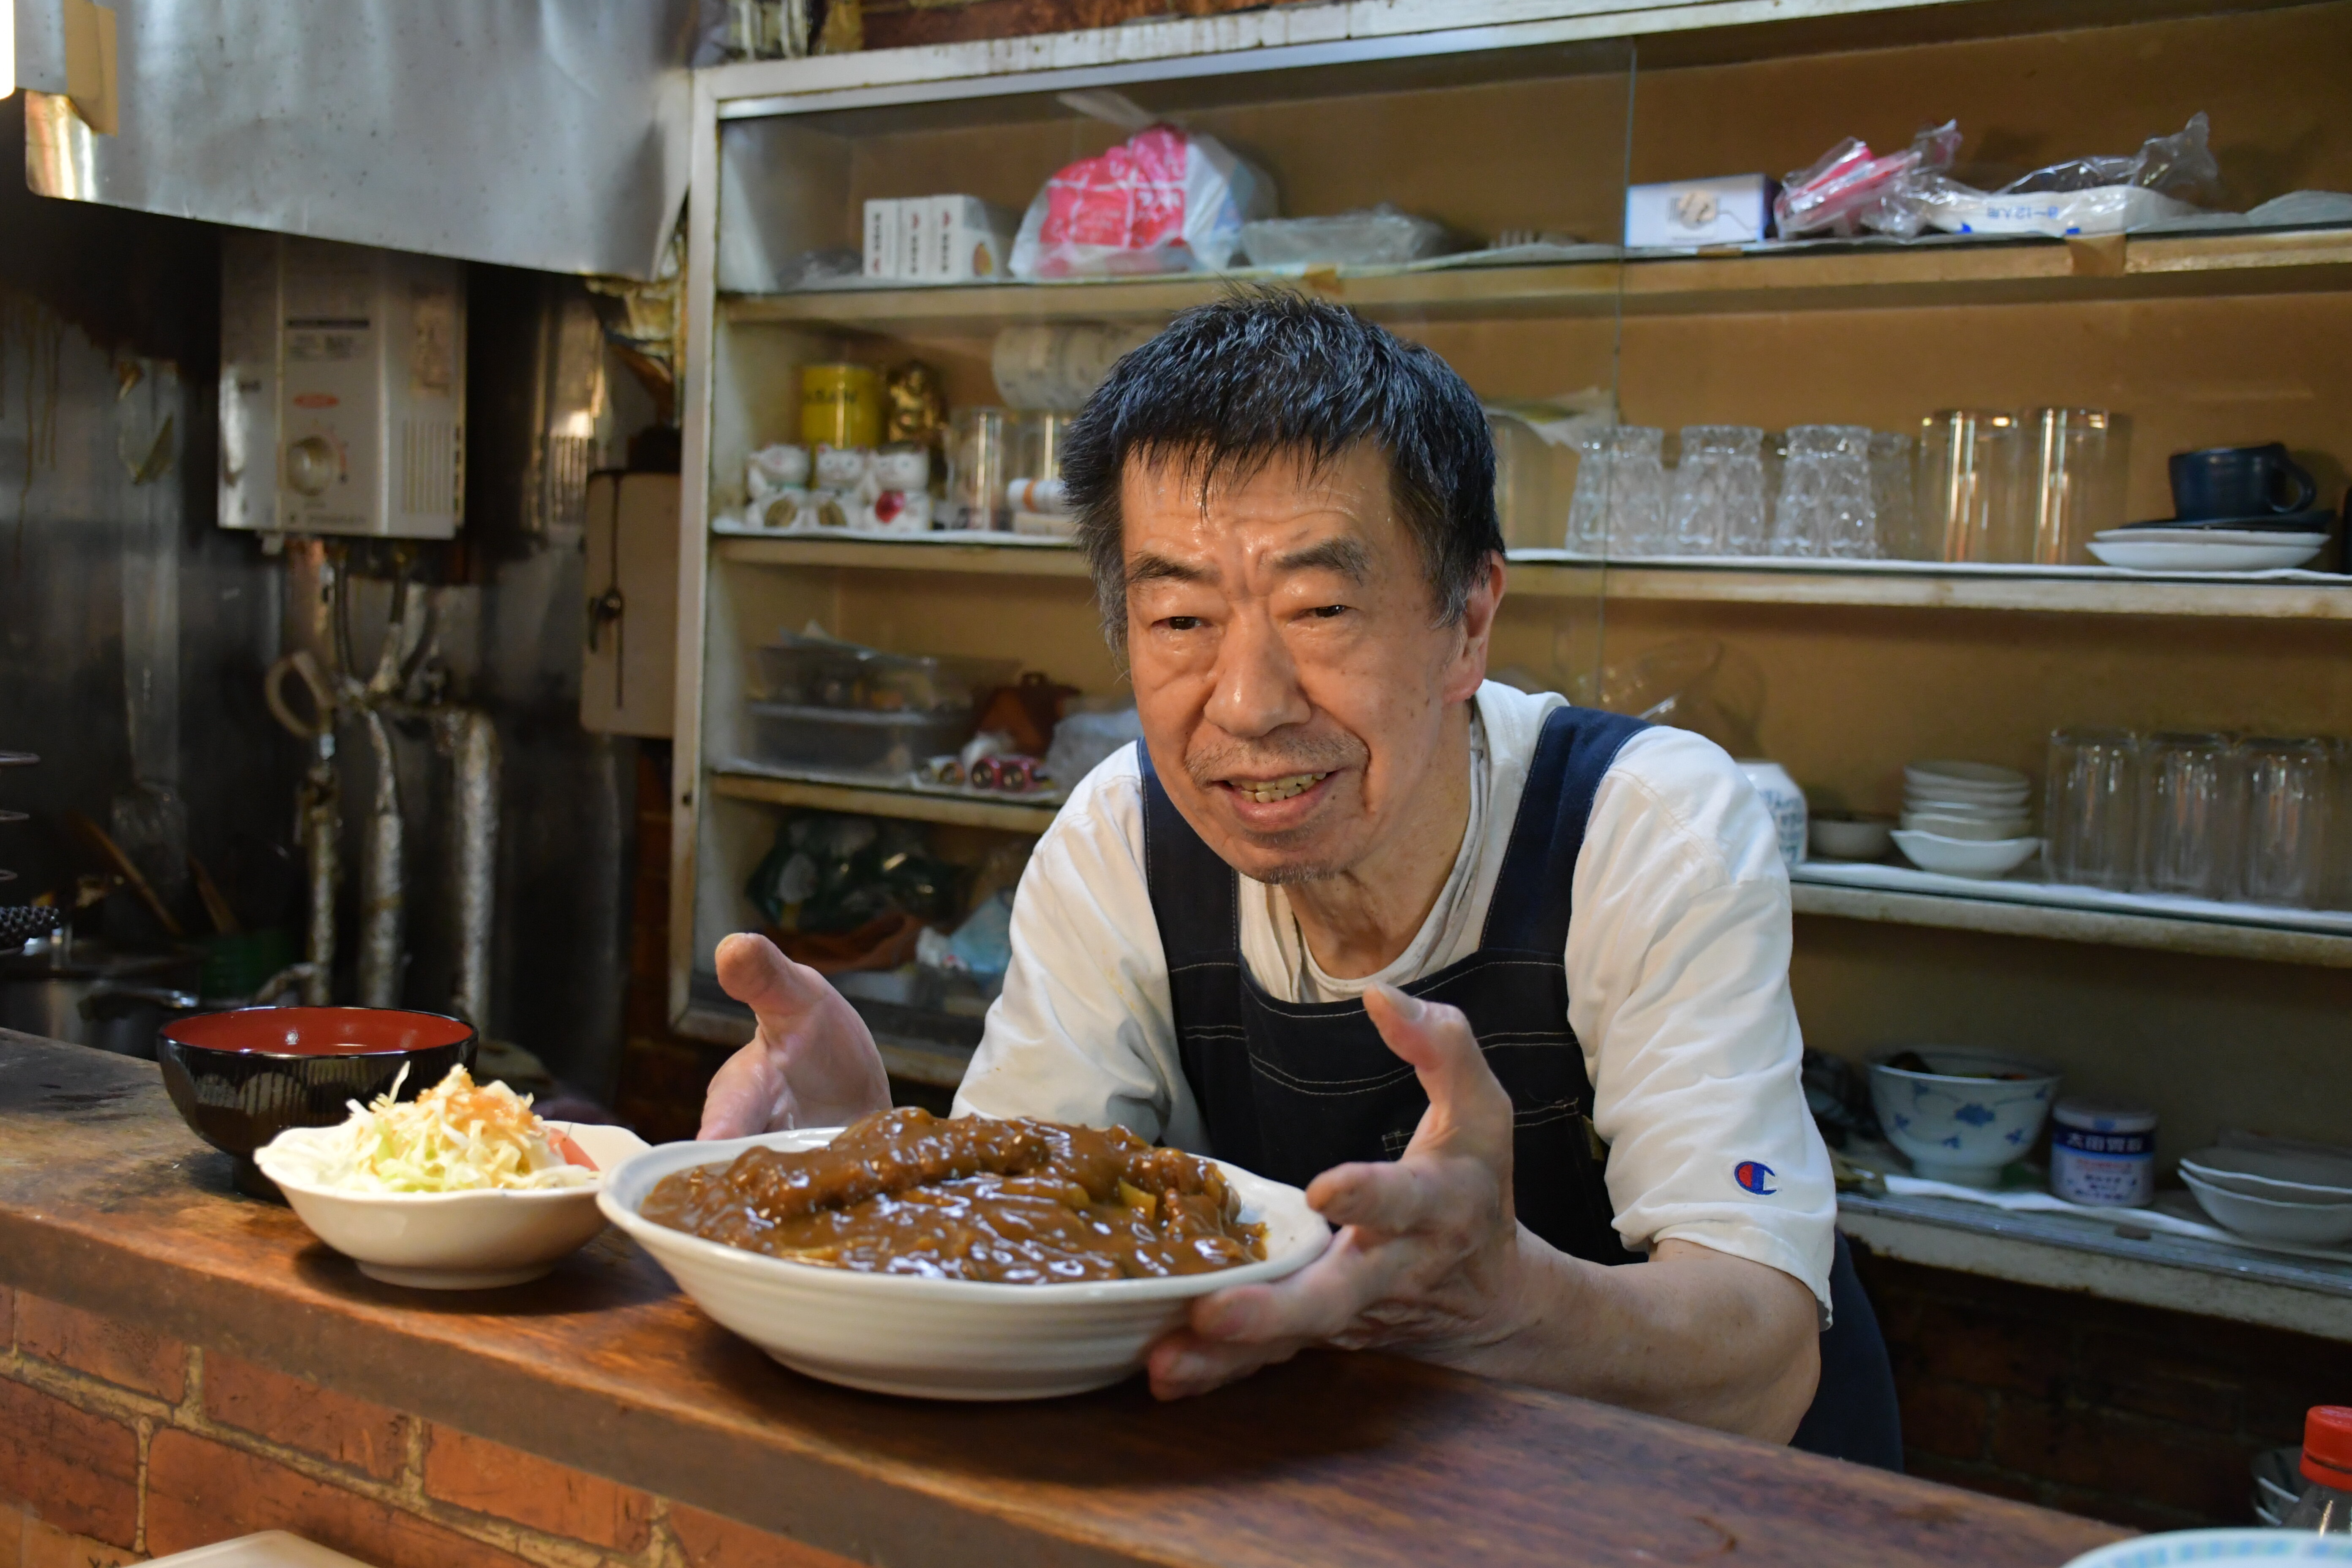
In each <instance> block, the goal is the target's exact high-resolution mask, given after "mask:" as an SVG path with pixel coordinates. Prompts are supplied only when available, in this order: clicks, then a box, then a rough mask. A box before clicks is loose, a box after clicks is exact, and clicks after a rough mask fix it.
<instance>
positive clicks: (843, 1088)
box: [697, 932, 890, 1138]
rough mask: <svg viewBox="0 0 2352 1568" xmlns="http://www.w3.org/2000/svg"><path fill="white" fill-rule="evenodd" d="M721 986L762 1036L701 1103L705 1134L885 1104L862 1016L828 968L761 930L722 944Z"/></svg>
mask: <svg viewBox="0 0 2352 1568" xmlns="http://www.w3.org/2000/svg"><path fill="white" fill-rule="evenodd" d="M719 985H720V986H721V987H723V988H724V989H725V991H726V993H727V994H729V995H730V996H732V997H734V998H735V1000H737V1001H738V1002H740V1003H742V1004H743V1005H745V1006H747V1007H749V1008H751V1011H752V1013H753V1014H754V1015H755V1016H757V1017H758V1018H759V1020H760V1033H759V1035H758V1036H757V1037H755V1038H754V1039H753V1040H752V1041H751V1044H750V1045H748V1046H745V1047H743V1048H742V1049H741V1050H740V1051H737V1052H736V1053H735V1054H734V1055H733V1056H731V1057H730V1058H727V1065H726V1066H724V1067H722V1068H719V1075H718V1076H717V1077H716V1078H714V1079H711V1080H710V1092H709V1096H708V1097H707V1098H706V1099H705V1100H703V1102H702V1131H700V1132H699V1133H698V1134H697V1136H698V1137H702V1138H741V1137H745V1136H748V1135H749V1134H751V1133H754V1132H773V1131H781V1130H782V1129H784V1128H788V1127H838V1126H843V1125H845V1124H846V1123H848V1122H852V1121H856V1120H857V1119H858V1118H859V1117H861V1116H864V1115H866V1114H867V1113H868V1112H871V1111H876V1110H888V1109H889V1107H890V1081H889V1079H888V1078H887V1077H886V1076H885V1075H884V1073H883V1071H882V1053H881V1052H880V1051H878V1050H877V1049H875V1047H874V1037H873V1035H872V1034H871V1033H869V1032H868V1031H867V1030H866V1020H865V1019H863V1018H860V1017H859V1016H857V1009H856V1008H855V1007H852V1006H851V1005H849V1003H848V1001H847V999H846V998H845V997H844V996H843V995H842V994H841V993H840V992H838V991H835V989H834V988H833V987H832V986H831V985H830V984H826V982H825V978H824V975H822V974H819V973H817V972H816V971H815V970H814V969H811V968H809V967H808V966H807V965H806V964H804V963H793V961H792V960H791V959H789V958H786V957H785V956H784V955H783V954H782V953H781V952H778V951H776V944H775V943H774V942H770V941H769V940H768V939H767V938H766V937H763V936H753V935H750V934H747V933H742V932H739V933H737V934H736V935H734V936H730V937H729V938H728V939H727V940H726V941H724V942H720V943H719Z"/></svg>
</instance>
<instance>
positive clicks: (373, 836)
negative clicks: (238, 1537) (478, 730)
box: [359, 708, 405, 1007]
mask: <svg viewBox="0 0 2352 1568" xmlns="http://www.w3.org/2000/svg"><path fill="white" fill-rule="evenodd" d="M361 718H362V721H364V722H365V723H366V725H367V733H368V746H369V749H370V751H371V752H372V753H373V757H374V760H375V799H374V802H373V804H372V805H370V806H369V807H368V820H367V837H366V840H365V843H364V846H363V847H362V850H361V856H360V963H359V971H360V973H359V999H360V1005H361V1006H362V1007H396V1006H398V1005H400V968H401V965H400V935H401V924H402V920H401V917H402V915H403V913H404V902H405V895H404V889H402V886H401V864H400V854H401V817H400V764H399V759H398V758H396V757H395V756H394V755H393V750H392V736H391V734H390V732H389V731H387V730H386V729H385V728H384V722H383V715H382V714H380V713H378V712H377V711H376V710H374V709H373V708H370V709H364V710H362V712H361Z"/></svg>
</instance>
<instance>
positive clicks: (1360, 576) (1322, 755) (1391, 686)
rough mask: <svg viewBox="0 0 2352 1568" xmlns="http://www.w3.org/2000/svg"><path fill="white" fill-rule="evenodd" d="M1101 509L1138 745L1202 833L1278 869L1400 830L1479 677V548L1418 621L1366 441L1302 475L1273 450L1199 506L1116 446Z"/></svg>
mask: <svg viewBox="0 0 2352 1568" xmlns="http://www.w3.org/2000/svg"><path fill="white" fill-rule="evenodd" d="M1120 508H1121V512H1122V517H1123V521H1124V523H1125V537H1124V539H1123V541H1122V544H1123V548H1124V551H1125V554H1126V562H1127V579H1128V590H1127V624H1128V648H1129V658H1130V659H1131V661H1132V664H1133V668H1134V677H1135V696H1136V706H1137V708H1138V710H1139V712H1140V714H1141V717H1142V721H1143V734H1144V741H1145V743H1146V744H1147V745H1148V746H1150V750H1151V759H1152V762H1153V763H1154V765H1155V766H1156V767H1157V769H1158V771H1159V773H1160V780H1161V782H1162V783H1163V784H1165V785H1166V786H1167V789H1168V793H1169V795H1171V797H1172V798H1173V799H1174V801H1175V803H1176V806H1177V809H1178V810H1180V811H1181V812H1182V813H1183V816H1184V819H1185V820H1186V821H1187V822H1189V823H1191V824H1192V826H1193V828H1194V830H1195V831H1197V832H1198V833H1199V834H1200V835H1201V837H1202V838H1203V839H1204V840H1205V841H1206V842H1207V843H1208V845H1209V847H1211V848H1212V849H1213V850H1215V851H1216V852H1217V854H1218V855H1219V856H1220V857H1221V858H1223V859H1224V861H1225V862H1226V863H1227V864H1228V865H1231V866H1233V867H1234V868H1236V869H1237V870H1239V871H1241V872H1242V873H1243V874H1244V876H1248V877H1252V878H1255V879H1257V880H1259V881H1262V882H1298V881H1305V880H1307V879H1312V878H1317V877H1328V876H1333V875H1337V874H1339V873H1341V872H1345V871H1347V870H1349V868H1353V867H1355V866H1356V865H1357V864H1358V863H1359V862H1360V861H1361V860H1363V859H1364V858H1365V857H1366V856H1368V855H1370V854H1372V853H1374V852H1375V851H1377V850H1379V849H1380V848H1381V847H1382V846H1383V845H1384V844H1385V843H1388V842H1390V841H1391V840H1392V839H1393V838H1395V837H1398V836H1400V835H1403V834H1409V833H1411V832H1412V831H1413V830H1414V829H1413V817H1414V815H1415V814H1414V812H1413V809H1412V805H1413V802H1414V800H1415V798H1416V796H1417V795H1420V794H1421V793H1422V791H1423V785H1424V784H1426V783H1427V782H1428V781H1429V780H1430V778H1431V777H1432V772H1433V768H1435V767H1436V766H1437V765H1438V763H1439V755H1440V752H1441V751H1442V750H1443V748H1442V746H1441V744H1440V737H1441V731H1442V730H1443V727H1444V721H1445V717H1446V713H1447V710H1449V708H1450V707H1451V706H1452V705H1454V704H1455V703H1458V702H1461V701H1462V700H1465V699H1466V698H1467V697H1468V696H1469V695H1470V694H1471V693H1472V692H1474V691H1475V690H1476V689H1477V687H1478V683H1479V681H1481V680H1482V679H1485V678H1486V641H1487V636H1488V632H1489V630H1490V628H1491V626H1492V623H1493V618H1494V610H1495V604H1496V599H1497V598H1498V597H1499V596H1500V594H1501V587H1502V573H1501V567H1500V563H1499V562H1497V563H1495V564H1494V565H1493V566H1492V567H1491V568H1490V570H1489V572H1488V574H1487V577H1486V580H1485V581H1484V582H1483V583H1482V584H1480V586H1479V588H1478V590H1477V591H1476V592H1475V593H1474V594H1473V595H1472V596H1471V598H1472V602H1471V605H1470V608H1469V612H1468V614H1467V615H1465V616H1464V618H1463V619H1462V621H1461V622H1459V623H1457V624H1456V625H1454V626H1440V625H1438V624H1437V620H1438V614H1437V603H1436V599H1435V596H1434V595H1433V592H1432V590H1431V587H1430V584H1429V578H1428V573H1427V569H1426V567H1425V566H1424V565H1423V559H1422V555H1421V552H1420V550H1419V549H1418V548H1417V547H1416V546H1415V544H1414V542H1413V539H1412V534H1411V533H1410V532H1409V531H1407V529H1406V526H1405V524H1404V521H1403V520H1402V518H1400V517H1399V516H1398V515H1397V513H1396V510H1395V507H1394V505H1393V503H1392V501H1391V497H1390V488H1389V465H1388V459H1387V458H1386V457H1385V455H1383V454H1382V453H1381V451H1380V450H1378V449H1377V448H1376V447H1371V446H1370V445H1369V444H1365V445H1360V446H1358V447H1355V448H1353V449H1352V450H1350V451H1349V453H1348V454H1347V455H1346V456H1344V457H1343V458H1340V459H1339V460H1338V461H1335V462H1333V463H1331V464H1329V465H1328V467H1326V468H1324V469H1323V470H1322V471H1321V472H1319V473H1316V474H1312V475H1308V474H1306V473H1303V472H1302V471H1301V469H1300V466H1299V465H1298V464H1297V463H1295V462H1289V461H1277V462H1276V463H1273V464H1270V465H1268V466H1267V467H1266V468H1265V469H1264V470H1262V471H1261V472H1259V473H1258V474H1257V475H1255V477H1253V478H1252V479H1249V480H1248V481H1247V482H1246V483H1244V484H1239V485H1234V484H1230V483H1220V484H1218V485H1217V486H1215V487H1213V488H1212V489H1211V490H1210V491H1209V494H1208V497H1207V500H1206V502H1205V504H1204V503H1203V500H1202V490H1201V481H1200V478H1199V476H1198V473H1197V472H1196V471H1192V470H1191V469H1190V468H1189V466H1188V465H1183V464H1177V463H1165V464H1160V465H1156V466H1151V467H1145V466H1143V465H1140V464H1138V463H1135V462H1129V465H1128V468H1127V472H1126V475H1125V477H1124V482H1123V484H1122V487H1121V489H1120ZM1457 830H1458V829H1457Z"/></svg>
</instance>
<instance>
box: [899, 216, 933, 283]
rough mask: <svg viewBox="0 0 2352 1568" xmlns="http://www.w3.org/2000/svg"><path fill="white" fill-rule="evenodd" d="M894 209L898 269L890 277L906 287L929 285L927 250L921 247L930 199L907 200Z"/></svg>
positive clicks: (927, 246)
mask: <svg viewBox="0 0 2352 1568" xmlns="http://www.w3.org/2000/svg"><path fill="white" fill-rule="evenodd" d="M930 219H931V198H930V197H929V196H908V198H907V199H906V200H904V201H902V202H900V203H898V270H896V271H895V272H893V273H892V274H891V276H892V277H894V278H897V279H900V280H902V281H904V282H908V283H929V282H931V281H933V280H934V279H933V278H932V275H931V265H932V263H931V247H929V245H927V244H925V243H924V237H925V236H926V235H927V234H928V233H929V230H930V226H931V223H930Z"/></svg>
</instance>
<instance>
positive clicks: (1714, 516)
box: [1666, 425, 1764, 555]
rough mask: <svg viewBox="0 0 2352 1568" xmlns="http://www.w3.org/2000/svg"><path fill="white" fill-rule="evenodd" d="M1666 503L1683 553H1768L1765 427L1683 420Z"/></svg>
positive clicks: (1674, 540)
mask: <svg viewBox="0 0 2352 1568" xmlns="http://www.w3.org/2000/svg"><path fill="white" fill-rule="evenodd" d="M1682 441H1683V456H1682V461H1681V462H1679V463H1677V464H1675V484H1674V497H1673V500H1671V501H1670V502H1669V503H1668V505H1667V507H1666V540H1667V542H1668V543H1669V544H1670V545H1671V546H1672V547H1673V549H1674V551H1675V553H1676V554H1679V555H1760V554H1762V553H1763V552H1764V432H1763V431H1761V430H1757V429H1753V428H1751V427H1749V426H1745V425H1685V426H1683V437H1682Z"/></svg>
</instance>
